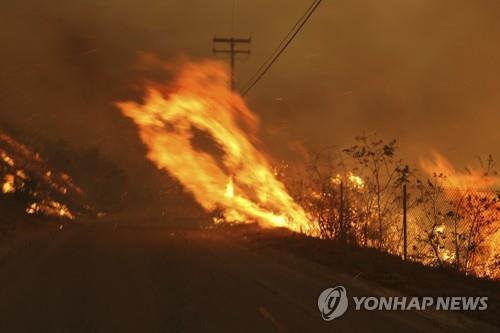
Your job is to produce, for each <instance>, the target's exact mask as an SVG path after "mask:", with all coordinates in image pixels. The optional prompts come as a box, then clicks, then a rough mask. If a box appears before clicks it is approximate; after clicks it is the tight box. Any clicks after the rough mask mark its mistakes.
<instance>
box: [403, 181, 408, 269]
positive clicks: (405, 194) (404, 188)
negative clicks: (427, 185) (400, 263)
mask: <svg viewBox="0 0 500 333" xmlns="http://www.w3.org/2000/svg"><path fill="white" fill-rule="evenodd" d="M407 205H408V193H407V191H406V183H405V184H403V259H404V260H406V256H407V251H408V240H407V235H408V231H407V226H406V223H407V221H406V214H407Z"/></svg>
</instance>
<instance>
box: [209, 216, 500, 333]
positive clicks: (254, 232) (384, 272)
mask: <svg viewBox="0 0 500 333" xmlns="http://www.w3.org/2000/svg"><path fill="white" fill-rule="evenodd" d="M217 228H221V229H224V230H225V232H229V233H231V234H233V235H235V236H237V237H239V238H242V239H244V240H246V241H247V243H248V246H252V247H268V248H271V249H275V250H279V251H283V252H286V253H289V254H292V255H294V256H296V257H297V258H301V259H305V260H308V261H311V262H316V263H318V264H320V265H322V266H324V267H325V268H328V269H329V270H332V271H334V272H337V273H339V274H344V275H345V276H346V278H347V279H348V280H353V281H359V282H361V283H362V284H363V283H365V282H366V283H369V284H372V285H373V284H375V285H376V286H379V289H380V290H379V294H381V295H393V296H397V295H399V294H401V295H404V296H421V297H422V296H488V298H489V300H488V309H487V310H486V311H464V312H454V314H460V315H464V316H466V317H469V318H471V319H473V320H479V321H482V322H485V323H488V324H491V325H494V326H497V327H500V282H499V281H491V280H486V279H478V278H474V277H470V276H463V275H461V274H458V273H457V272H453V271H449V270H444V269H437V268H432V267H427V266H423V265H421V264H419V263H415V262H404V261H402V260H401V259H400V258H399V257H396V256H392V255H388V254H386V253H380V252H378V251H376V250H373V249H363V248H353V247H342V246H338V244H335V243H334V242H331V241H326V240H321V239H316V238H310V237H306V236H302V235H297V234H294V233H290V232H289V231H286V230H279V229H276V230H260V229H259V228H257V227H255V226H251V225H246V226H245V225H243V226H238V225H234V226H223V225H220V226H217ZM326 287H327V286H325V288H326ZM372 290H373V291H374V290H375V287H374V288H372ZM374 294H375V293H372V294H370V295H374ZM366 296H369V295H366ZM448 314H450V313H449V312H448V313H444V312H438V311H433V316H434V317H435V316H438V317H439V316H442V315H445V316H447V315H448ZM464 316H461V317H464ZM464 318H465V317H464Z"/></svg>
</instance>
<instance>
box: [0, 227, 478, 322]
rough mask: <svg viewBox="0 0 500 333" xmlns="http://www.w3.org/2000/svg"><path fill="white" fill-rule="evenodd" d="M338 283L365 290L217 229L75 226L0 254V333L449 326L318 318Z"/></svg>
mask: <svg viewBox="0 0 500 333" xmlns="http://www.w3.org/2000/svg"><path fill="white" fill-rule="evenodd" d="M339 284H342V285H344V286H346V288H347V290H348V293H349V294H350V295H353V294H360V295H366V293H367V291H369V290H370V288H372V287H369V286H366V285H364V284H363V283H362V282H359V281H357V280H356V279H352V278H349V277H345V276H342V275H339V274H335V273H333V272H330V271H329V270H328V269H326V268H325V267H322V266H320V265H317V264H314V263H311V262H307V261H305V260H303V259H298V258H295V257H293V256H291V255H289V254H287V253H284V252H279V251H278V250H274V249H270V248H267V247H265V246H262V245H259V244H256V243H253V242H249V241H245V239H238V237H234V236H232V235H231V234H229V233H227V234H226V233H225V232H222V231H217V230H201V231H187V230H175V229H168V228H164V227H145V226H139V225H128V226H123V225H118V224H113V223H104V224H103V225H95V224H94V225H86V226H78V227H73V228H64V229H63V230H60V231H58V232H53V233H51V234H49V235H47V236H45V237H42V238H39V239H37V240H35V241H32V242H30V243H29V244H25V245H23V246H22V247H20V248H19V249H17V250H16V251H14V252H13V253H11V254H10V255H9V256H8V257H6V258H3V259H2V260H0V332H347V331H353V332H362V331H370V332H378V331H387V330H388V329H390V330H392V331H394V332H396V331H403V330H404V331H406V332H413V331H422V332H429V331H430V332H432V331H440V330H441V331H442V330H450V331H452V330H453V331H456V328H457V327H455V326H454V325H455V324H456V322H455V321H456V319H450V318H444V319H443V318H437V319H436V318H434V317H432V316H431V317H429V316H425V315H421V314H416V313H408V312H406V313H403V312H380V311H379V312H359V311H352V310H348V311H347V313H346V314H345V315H344V316H343V317H341V318H338V319H335V320H334V321H332V322H324V321H323V320H322V319H321V316H320V313H319V311H318V309H317V298H318V295H319V293H320V292H321V291H322V290H323V289H325V288H327V287H332V286H336V285H339ZM372 291H373V290H372ZM469 324H470V323H469ZM449 325H451V326H449ZM460 325H462V324H460ZM469 328H471V327H470V326H469Z"/></svg>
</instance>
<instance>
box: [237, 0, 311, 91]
mask: <svg viewBox="0 0 500 333" xmlns="http://www.w3.org/2000/svg"><path fill="white" fill-rule="evenodd" d="M316 1H317V0H314V1H313V2H312V4H311V5H310V6H309V8H307V10H306V11H305V13H304V14H302V16H301V17H300V18H299V19H298V20H297V22H295V24H294V25H293V27H292V28H291V29H290V30H289V31H288V33H287V34H286V36H285V37H283V39H282V40H281V41H280V42H279V44H278V46H276V48H275V49H274V50H273V52H272V53H271V54H270V55H269V57H267V59H266V60H265V61H264V62H263V63H262V65H261V66H260V67H259V69H257V71H256V72H255V73H254V75H253V76H252V77H251V78H250V79H249V80H248V81H247V82H246V83H245V85H244V86H243V87H247V86H249V85H250V83H251V82H252V81H253V80H255V78H256V77H257V76H258V75H259V73H260V72H261V71H262V69H264V67H266V65H267V64H268V63H269V62H270V61H271V59H272V58H273V57H274V56H275V55H276V53H278V52H279V50H280V49H281V47H282V46H283V44H284V43H285V42H286V41H287V40H288V39H289V38H290V36H291V35H292V33H293V32H294V31H295V30H296V29H297V27H298V26H299V24H300V22H302V21H303V20H304V18H305V17H306V16H307V14H308V13H309V12H310V11H311V9H312V8H313V7H314V5H315V3H316Z"/></svg>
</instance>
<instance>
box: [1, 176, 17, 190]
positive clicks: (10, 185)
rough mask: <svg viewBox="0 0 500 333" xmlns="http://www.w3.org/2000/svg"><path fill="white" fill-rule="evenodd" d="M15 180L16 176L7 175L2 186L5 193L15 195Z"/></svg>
mask: <svg viewBox="0 0 500 333" xmlns="http://www.w3.org/2000/svg"><path fill="white" fill-rule="evenodd" d="M14 179H15V178H14V175H5V178H4V182H3V185H2V192H3V193H14V192H15V191H16V187H15V184H14Z"/></svg>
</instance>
